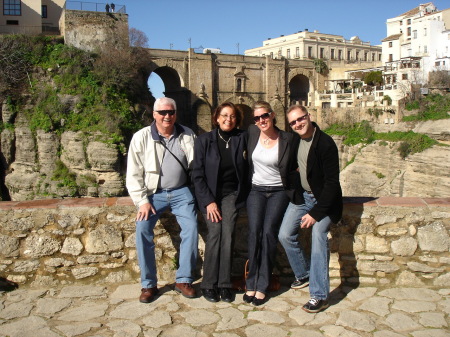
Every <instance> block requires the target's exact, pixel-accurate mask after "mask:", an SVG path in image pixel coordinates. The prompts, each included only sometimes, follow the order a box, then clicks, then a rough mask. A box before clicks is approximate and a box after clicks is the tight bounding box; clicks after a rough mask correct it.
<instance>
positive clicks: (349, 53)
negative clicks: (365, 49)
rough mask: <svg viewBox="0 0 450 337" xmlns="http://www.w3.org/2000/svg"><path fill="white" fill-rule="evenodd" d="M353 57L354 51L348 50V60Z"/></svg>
mask: <svg viewBox="0 0 450 337" xmlns="http://www.w3.org/2000/svg"><path fill="white" fill-rule="evenodd" d="M351 56H352V51H351V50H347V60H350V57H351Z"/></svg>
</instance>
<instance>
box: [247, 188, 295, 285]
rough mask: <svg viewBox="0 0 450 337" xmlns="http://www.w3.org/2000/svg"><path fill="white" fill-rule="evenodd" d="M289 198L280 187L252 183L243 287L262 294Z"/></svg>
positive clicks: (272, 263)
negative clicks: (244, 282)
mask: <svg viewBox="0 0 450 337" xmlns="http://www.w3.org/2000/svg"><path fill="white" fill-rule="evenodd" d="M288 203H289V198H288V196H287V194H286V192H285V191H284V189H283V188H282V187H271V186H256V185H253V186H252V190H251V192H250V194H249V196H248V199H247V215H248V259H249V263H248V276H247V282H246V286H247V290H250V291H260V292H262V293H266V291H267V288H268V287H269V282H270V275H271V274H272V268H273V265H274V264H275V255H276V250H277V237H278V229H279V226H280V223H281V220H282V218H283V214H284V212H285V210H286V207H287V205H288Z"/></svg>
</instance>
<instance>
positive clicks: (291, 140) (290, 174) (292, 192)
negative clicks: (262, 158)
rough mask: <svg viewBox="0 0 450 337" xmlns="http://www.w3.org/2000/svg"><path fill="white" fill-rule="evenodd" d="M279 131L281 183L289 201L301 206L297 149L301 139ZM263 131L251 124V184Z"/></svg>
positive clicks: (249, 145) (249, 140)
mask: <svg viewBox="0 0 450 337" xmlns="http://www.w3.org/2000/svg"><path fill="white" fill-rule="evenodd" d="M275 128H276V129H277V130H278V168H279V170H280V176H281V182H282V183H283V187H284V190H285V191H286V194H287V195H288V197H289V200H290V201H291V202H292V203H294V204H300V202H301V201H302V200H303V198H302V196H301V194H300V190H301V185H300V176H299V174H298V171H297V168H298V164H297V149H298V144H299V143H300V137H299V136H298V135H297V134H296V133H290V132H286V131H282V130H280V129H278V128H277V127H275ZM260 133H261V131H260V130H259V128H258V127H257V126H256V125H253V124H251V125H250V126H249V128H248V161H249V170H250V175H249V177H250V184H251V181H252V174H253V161H252V153H253V151H254V150H255V148H256V145H258V140H259V135H260Z"/></svg>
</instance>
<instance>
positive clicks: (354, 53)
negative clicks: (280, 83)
mask: <svg viewBox="0 0 450 337" xmlns="http://www.w3.org/2000/svg"><path fill="white" fill-rule="evenodd" d="M245 55H247V56H266V55H269V56H270V57H271V58H282V57H284V58H286V59H323V60H336V61H340V60H345V61H347V62H348V63H352V62H353V63H354V62H358V61H372V62H375V61H381V48H380V47H379V46H372V45H371V44H370V42H363V41H361V39H360V38H359V37H357V36H354V37H352V38H351V39H350V40H346V39H345V38H344V37H343V36H341V35H332V34H324V33H320V32H319V31H317V30H315V31H313V32H310V31H309V30H308V29H305V30H304V31H299V32H297V33H295V34H291V35H286V36H284V35H281V36H280V37H277V38H273V39H270V38H269V39H267V40H265V41H264V42H263V46H262V47H258V48H253V49H248V50H246V51H245Z"/></svg>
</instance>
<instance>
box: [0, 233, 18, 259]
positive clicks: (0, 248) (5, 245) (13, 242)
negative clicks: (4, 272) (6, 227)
mask: <svg viewBox="0 0 450 337" xmlns="http://www.w3.org/2000/svg"><path fill="white" fill-rule="evenodd" d="M0 256H3V257H15V256H19V239H17V238H14V237H11V236H8V235H2V234H0Z"/></svg>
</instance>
